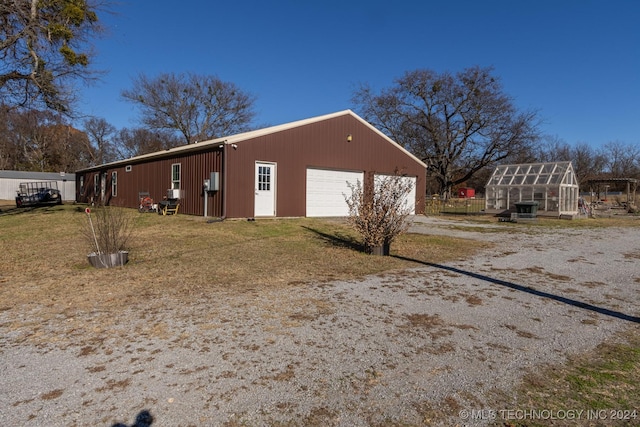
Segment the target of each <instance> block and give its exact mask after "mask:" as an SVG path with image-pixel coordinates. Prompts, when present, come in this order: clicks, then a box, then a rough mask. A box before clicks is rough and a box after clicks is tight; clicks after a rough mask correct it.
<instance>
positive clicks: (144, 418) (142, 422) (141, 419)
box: [111, 410, 153, 427]
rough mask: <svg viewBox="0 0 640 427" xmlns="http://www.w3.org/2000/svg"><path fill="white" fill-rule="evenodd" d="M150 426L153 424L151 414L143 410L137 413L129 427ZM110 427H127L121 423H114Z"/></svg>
mask: <svg viewBox="0 0 640 427" xmlns="http://www.w3.org/2000/svg"><path fill="white" fill-rule="evenodd" d="M151 424H153V416H152V415H151V412H149V411H147V410H144V411H140V412H139V413H138V415H137V416H136V422H135V423H133V424H131V427H149V426H150V425H151ZM111 427H129V426H128V425H126V424H122V423H116V424H114V425H112V426H111Z"/></svg>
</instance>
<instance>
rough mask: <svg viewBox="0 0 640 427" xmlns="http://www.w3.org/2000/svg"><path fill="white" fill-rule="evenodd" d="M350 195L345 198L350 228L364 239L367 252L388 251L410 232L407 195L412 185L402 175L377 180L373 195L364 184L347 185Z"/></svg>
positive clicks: (377, 178)
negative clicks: (396, 241) (382, 249)
mask: <svg viewBox="0 0 640 427" xmlns="http://www.w3.org/2000/svg"><path fill="white" fill-rule="evenodd" d="M348 186H349V188H350V190H351V195H350V196H347V195H345V200H346V201H347V205H348V206H349V218H348V222H349V224H350V225H351V226H352V227H354V228H355V230H356V231H357V232H358V233H359V234H360V235H361V236H362V239H363V245H364V247H365V250H366V251H367V252H369V253H372V252H373V250H374V248H376V247H386V248H388V247H389V246H390V245H391V243H392V242H393V240H394V239H395V238H396V237H398V236H399V235H400V234H402V233H404V232H406V231H407V229H408V228H409V225H410V224H409V222H408V221H407V219H408V217H409V214H410V207H409V201H408V195H409V194H410V192H411V190H412V188H413V184H412V183H411V182H410V181H409V180H405V179H403V177H402V176H400V175H393V176H385V177H376V179H375V185H374V188H373V190H372V191H365V189H364V187H363V185H362V183H361V182H360V181H357V182H356V183H355V184H351V183H348Z"/></svg>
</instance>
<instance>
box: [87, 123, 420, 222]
mask: <svg viewBox="0 0 640 427" xmlns="http://www.w3.org/2000/svg"><path fill="white" fill-rule="evenodd" d="M396 171H400V172H401V173H402V175H403V176H404V177H405V179H407V180H411V181H412V182H413V184H414V186H413V188H414V192H413V194H412V195H411V202H413V206H414V211H415V213H424V206H425V203H424V194H425V188H426V187H425V186H426V184H425V180H426V165H425V164H424V163H423V162H422V161H420V160H419V159H418V158H417V157H415V156H414V155H412V154H411V153H409V152H408V151H407V150H405V149H404V148H403V147H401V146H400V145H399V144H397V143H396V142H394V141H393V140H391V139H390V138H389V137H387V136H386V135H384V134H383V133H382V132H380V131H379V130H378V129H376V128H375V127H373V126H372V125H370V124H369V123H367V122H366V121H365V120H363V119H362V118H361V117H359V116H358V115H356V114H355V113H353V112H352V111H350V110H345V111H341V112H337V113H333V114H328V115H325V116H320V117H315V118H311V119H306V120H300V121H296V122H292V123H287V124H283V125H279V126H273V127H269V128H265V129H260V130H255V131H251V132H245V133H241V134H237V135H230V136H227V137H223V138H217V139H214V140H210V141H204V142H198V143H195V144H189V145H184V146H180V147H176V148H172V149H170V150H165V151H160V152H155V153H151V154H146V155H142V156H138V157H132V158H130V159H126V160H122V161H117V162H113V163H109V164H104V165H100V166H96V167H92V168H87V169H83V170H80V171H78V172H77V173H76V189H77V190H76V191H77V196H76V200H77V201H78V202H84V203H88V202H91V201H94V202H99V203H104V204H111V205H117V206H125V207H131V208H137V207H138V205H139V193H140V192H148V193H149V195H150V196H151V197H152V198H153V199H154V200H161V199H162V197H163V196H164V195H166V194H167V192H168V191H171V193H172V195H173V196H175V197H177V198H179V202H180V210H179V212H180V213H185V214H191V215H205V216H213V217H222V218H250V217H303V216H309V217H311V216H346V215H348V209H347V205H346V202H345V198H344V196H345V194H347V195H348V194H350V190H349V187H348V184H347V183H355V182H356V181H358V180H359V181H360V182H362V183H363V184H364V185H365V187H366V186H372V185H373V182H374V177H375V176H376V175H392V174H394V173H395V172H396ZM205 181H209V183H210V184H209V188H208V189H205V187H204V185H205ZM205 209H206V210H205Z"/></svg>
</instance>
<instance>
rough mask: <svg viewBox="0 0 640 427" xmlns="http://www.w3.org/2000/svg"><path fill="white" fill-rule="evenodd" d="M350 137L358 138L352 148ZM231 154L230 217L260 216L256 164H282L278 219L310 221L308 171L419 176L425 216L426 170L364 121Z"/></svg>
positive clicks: (334, 124)
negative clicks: (256, 207) (256, 211)
mask: <svg viewBox="0 0 640 427" xmlns="http://www.w3.org/2000/svg"><path fill="white" fill-rule="evenodd" d="M347 135H351V136H352V140H351V142H347ZM237 145H238V148H237V149H236V150H232V149H229V152H228V163H229V176H228V179H229V185H230V190H229V193H228V195H227V198H228V205H227V215H228V216H229V217H240V218H242V217H251V216H253V214H254V211H253V209H254V199H253V196H254V187H255V185H254V168H255V162H256V161H266V162H273V163H276V165H277V166H276V168H277V169H276V173H277V187H276V191H277V194H276V216H279V217H287V216H294V217H296V216H305V215H306V212H305V210H306V170H307V168H308V167H318V168H327V169H342V170H357V171H364V172H371V173H386V174H393V173H394V172H395V170H396V169H398V170H400V171H401V172H402V173H404V174H406V175H408V176H416V177H417V178H418V179H417V188H416V194H417V199H418V200H417V201H416V212H417V213H422V212H424V194H425V170H424V167H423V166H422V165H420V164H419V163H417V162H416V161H415V160H414V159H413V158H411V157H410V156H408V155H407V154H406V153H404V152H403V151H401V150H399V149H398V148H397V147H395V146H394V145H392V144H390V143H389V142H388V141H387V140H385V139H384V138H383V137H381V136H380V135H378V134H377V133H376V132H374V131H372V130H371V129H370V128H369V127H367V126H365V125H364V124H363V123H361V122H360V121H359V120H357V119H355V118H354V117H352V116H349V115H345V116H340V117H336V118H333V119H331V120H325V121H322V122H318V123H313V124H309V125H306V126H301V127H298V128H294V129H290V130H286V131H283V132H279V133H275V134H270V135H266V136H262V137H259V138H255V139H253V140H247V141H242V142H240V143H238V144H237Z"/></svg>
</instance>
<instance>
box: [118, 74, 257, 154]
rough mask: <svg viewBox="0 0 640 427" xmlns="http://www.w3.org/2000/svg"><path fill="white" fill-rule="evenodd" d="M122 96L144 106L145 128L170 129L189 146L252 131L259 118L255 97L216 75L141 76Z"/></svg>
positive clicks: (143, 119) (142, 108)
mask: <svg viewBox="0 0 640 427" xmlns="http://www.w3.org/2000/svg"><path fill="white" fill-rule="evenodd" d="M122 96H123V97H124V99H126V100H128V101H130V102H132V103H134V104H136V105H137V106H138V107H140V109H141V113H142V118H141V122H142V123H143V124H144V125H145V127H147V128H148V129H150V130H153V131H167V130H170V131H172V132H174V133H176V134H178V135H181V136H182V137H183V138H184V141H185V142H186V143H187V144H191V143H194V142H198V141H204V140H207V139H213V138H218V137H222V136H225V135H232V134H235V133H239V132H243V131H246V130H249V124H250V123H251V121H252V120H253V118H254V116H255V112H254V110H253V104H254V101H255V100H254V97H253V96H251V95H249V94H247V93H245V92H243V91H242V90H240V89H239V88H238V87H237V86H236V85H235V84H233V83H229V82H224V81H222V80H220V79H219V78H217V77H215V76H203V75H197V74H174V73H166V74H161V75H159V76H158V77H155V78H151V77H148V76H146V75H144V74H141V75H139V76H138V77H137V78H136V79H134V81H133V87H132V88H131V89H128V90H124V91H123V92H122Z"/></svg>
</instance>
